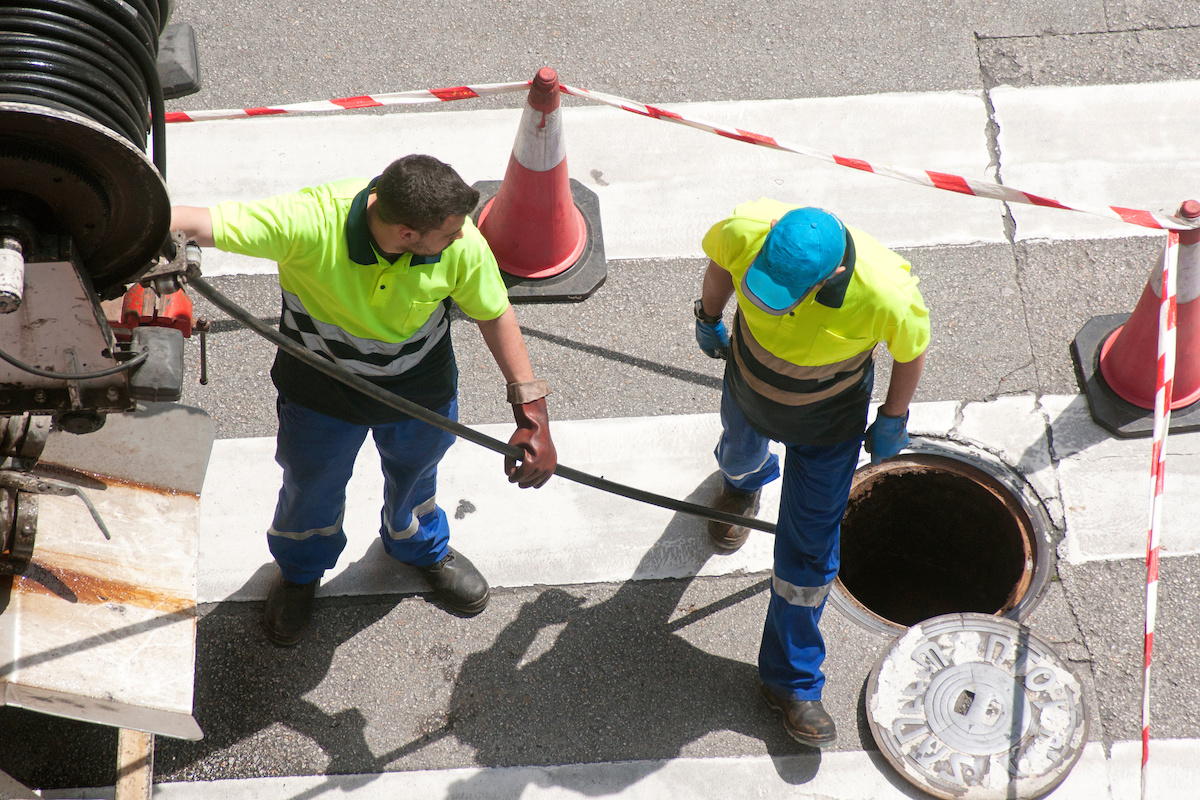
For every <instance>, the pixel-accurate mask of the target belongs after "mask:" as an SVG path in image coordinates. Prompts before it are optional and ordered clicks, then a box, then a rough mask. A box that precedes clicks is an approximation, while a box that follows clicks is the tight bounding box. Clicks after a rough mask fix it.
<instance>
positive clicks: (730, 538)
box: [708, 486, 762, 553]
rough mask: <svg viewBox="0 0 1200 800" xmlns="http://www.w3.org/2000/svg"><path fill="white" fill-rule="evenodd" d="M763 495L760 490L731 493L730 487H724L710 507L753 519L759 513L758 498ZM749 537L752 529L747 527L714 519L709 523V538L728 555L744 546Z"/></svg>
mask: <svg viewBox="0 0 1200 800" xmlns="http://www.w3.org/2000/svg"><path fill="white" fill-rule="evenodd" d="M761 493H762V492H761V490H758V489H756V490H755V491H753V492H738V491H730V489H729V488H728V487H725V486H722V487H721V493H720V494H719V495H717V497H716V499H715V500H713V501H712V502H711V503H709V504H708V505H709V508H711V509H713V510H714V511H727V512H729V513H730V514H737V515H738V516H740V517H752V516H754V515H755V514H757V513H758V496H759V494H761ZM749 536H750V529H749V528H747V527H746V526H745V525H731V524H729V523H728V522H717V521H716V520H712V519H710V520H709V521H708V538H710V539H712V543H713V544H714V545H715V546H716V548H717V549H718V550H721V551H724V552H726V553H732V552H733V551H734V550H737V549H738V548H739V547H741V546H742V545H744V544H745V543H746V539H747V537H749Z"/></svg>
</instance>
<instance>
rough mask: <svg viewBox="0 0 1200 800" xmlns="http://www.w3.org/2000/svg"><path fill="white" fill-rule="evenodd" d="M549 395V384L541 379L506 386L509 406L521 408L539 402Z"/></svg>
mask: <svg viewBox="0 0 1200 800" xmlns="http://www.w3.org/2000/svg"><path fill="white" fill-rule="evenodd" d="M548 394H550V384H548V383H546V381H544V380H542V379H541V378H534V379H533V380H531V381H516V382H514V383H510V384H508V402H509V404H510V405H514V406H523V405H525V404H526V403H532V402H533V401H534V400H540V399H542V398H543V397H545V396H546V395H548Z"/></svg>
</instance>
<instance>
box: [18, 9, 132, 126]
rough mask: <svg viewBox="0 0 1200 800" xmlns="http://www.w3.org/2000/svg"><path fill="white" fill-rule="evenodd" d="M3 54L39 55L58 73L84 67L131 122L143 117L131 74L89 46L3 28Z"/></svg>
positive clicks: (93, 84)
mask: <svg viewBox="0 0 1200 800" xmlns="http://www.w3.org/2000/svg"><path fill="white" fill-rule="evenodd" d="M0 24H2V23H0ZM0 53H3V56H4V57H5V58H9V59H11V58H13V57H14V56H20V57H25V58H39V57H40V58H42V59H44V60H45V61H46V62H48V69H49V70H50V71H51V72H52V73H55V74H60V75H66V74H68V73H67V70H69V69H71V68H74V69H78V70H81V71H82V72H84V73H85V74H87V76H88V81H87V82H88V85H89V86H91V87H92V88H93V89H95V90H96V91H99V92H103V93H104V95H105V96H106V97H107V98H108V99H109V101H110V102H112V103H113V104H115V105H117V106H119V107H120V108H121V110H122V111H123V112H124V116H125V117H127V118H128V119H129V120H130V121H131V122H135V121H136V120H138V119H139V117H140V116H141V114H140V113H139V111H138V108H137V107H136V106H135V105H134V102H133V98H134V97H136V96H137V87H136V86H135V85H134V84H133V83H132V82H131V81H130V80H129V76H128V75H127V74H126V73H125V72H124V71H123V70H122V69H119V68H118V67H117V66H116V65H114V64H113V63H111V62H110V61H109V60H108V59H106V58H104V57H102V56H100V55H98V54H97V53H94V52H92V51H91V50H89V49H87V48H86V47H81V46H80V45H78V44H75V43H74V42H71V41H60V40H56V39H39V38H38V37H37V36H35V35H34V34H32V33H27V32H21V31H18V32H6V31H3V30H0Z"/></svg>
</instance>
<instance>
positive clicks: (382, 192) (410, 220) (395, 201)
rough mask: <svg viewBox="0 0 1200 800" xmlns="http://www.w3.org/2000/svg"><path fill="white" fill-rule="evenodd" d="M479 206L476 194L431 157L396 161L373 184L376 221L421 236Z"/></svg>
mask: <svg viewBox="0 0 1200 800" xmlns="http://www.w3.org/2000/svg"><path fill="white" fill-rule="evenodd" d="M478 202H479V190H478V189H472V188H471V187H470V186H468V185H467V184H466V183H464V182H463V179H462V178H461V177H460V176H459V174H458V173H457V172H455V171H454V169H453V168H452V167H451V166H450V165H449V164H443V163H442V162H441V161H438V160H437V159H436V158H434V157H433V156H423V155H411V156H405V157H404V158H400V159H397V160H395V161H393V162H392V163H391V164H389V165H388V167H387V169H385V170H384V171H383V174H382V175H380V176H379V179H378V180H377V181H376V182H375V209H376V213H377V214H378V215H379V221H380V222H382V223H384V224H385V225H406V226H408V227H409V228H412V229H413V230H415V231H416V232H417V233H420V234H425V233H428V232H429V231H431V230H434V229H435V228H438V227H441V225H442V223H444V222H445V221H446V218H447V217H452V216H458V215H463V216H465V215H467V214H470V213H471V212H472V211H474V210H475V206H476V204H477V203H478Z"/></svg>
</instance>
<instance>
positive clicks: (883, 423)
mask: <svg viewBox="0 0 1200 800" xmlns="http://www.w3.org/2000/svg"><path fill="white" fill-rule="evenodd" d="M863 447H864V448H866V451H867V452H868V453H870V454H871V463H872V464H878V463H880V462H881V461H885V460H887V459H889V458H891V457H892V456H895V455H899V453H900V451H901V450H903V449H904V448H906V447H908V412H907V411H905V412H904V415H903V416H900V417H889V416H888V415H887V414H884V413H883V412H882V411H880V412H878V413H877V414H876V415H875V421H874V422H872V423H871V427H869V428H867V439H866V441H865V442H864V443H863Z"/></svg>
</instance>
